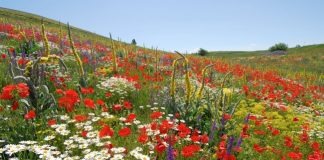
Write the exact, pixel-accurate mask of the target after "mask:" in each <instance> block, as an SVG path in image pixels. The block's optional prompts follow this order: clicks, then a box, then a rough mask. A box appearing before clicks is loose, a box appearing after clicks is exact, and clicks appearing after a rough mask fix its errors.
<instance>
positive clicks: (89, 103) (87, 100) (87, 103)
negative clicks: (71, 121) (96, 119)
mask: <svg viewBox="0 0 324 160" xmlns="http://www.w3.org/2000/svg"><path fill="white" fill-rule="evenodd" d="M83 103H84V105H85V106H86V107H87V108H91V109H95V108H96V106H95V103H94V102H93V100H92V99H90V98H85V99H84V100H83Z"/></svg>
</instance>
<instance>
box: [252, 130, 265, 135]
mask: <svg viewBox="0 0 324 160" xmlns="http://www.w3.org/2000/svg"><path fill="white" fill-rule="evenodd" d="M254 133H255V134H258V135H265V134H266V132H264V131H261V130H255V131H254Z"/></svg>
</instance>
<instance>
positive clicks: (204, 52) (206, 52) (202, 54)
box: [198, 48, 208, 56]
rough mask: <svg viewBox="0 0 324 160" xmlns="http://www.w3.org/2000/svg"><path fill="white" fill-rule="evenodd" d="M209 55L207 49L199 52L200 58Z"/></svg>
mask: <svg viewBox="0 0 324 160" xmlns="http://www.w3.org/2000/svg"><path fill="white" fill-rule="evenodd" d="M207 54H208V51H207V50H205V49H202V48H200V49H199V51H198V55H200V56H205V55H207Z"/></svg>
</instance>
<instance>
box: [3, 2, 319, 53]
mask: <svg viewBox="0 0 324 160" xmlns="http://www.w3.org/2000/svg"><path fill="white" fill-rule="evenodd" d="M0 6H1V7H5V8H11V9H16V10H22V11H26V12H30V13H35V14H38V15H42V16H45V17H48V18H52V19H55V20H60V21H61V22H70V24H71V25H73V26H77V27H79V28H83V29H86V30H89V31H92V32H95V33H98V34H101V35H104V36H108V35H109V32H111V33H112V35H113V37H115V38H117V37H119V38H121V39H122V40H123V41H127V42H130V41H131V40H132V39H133V38H135V39H136V41H137V43H138V44H139V45H143V44H145V46H147V47H151V46H154V47H158V48H159V49H164V50H168V51H174V50H178V51H182V52H184V51H188V52H190V51H193V50H195V49H196V48H205V49H207V50H258V49H267V48H269V46H271V45H273V44H274V43H277V42H285V43H287V44H288V45H289V46H291V47H293V46H295V45H296V44H301V45H307V44H318V43H324V9H323V8H324V0H222V1H221V0H195V1H194V0H114V1H113V0H88V1H85V0H0Z"/></svg>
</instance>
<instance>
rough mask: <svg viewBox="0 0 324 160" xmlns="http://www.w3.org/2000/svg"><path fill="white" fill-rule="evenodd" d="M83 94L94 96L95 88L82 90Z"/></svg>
mask: <svg viewBox="0 0 324 160" xmlns="http://www.w3.org/2000/svg"><path fill="white" fill-rule="evenodd" d="M81 93H82V94H93V93H94V90H93V88H91V87H89V88H83V87H82V88H81Z"/></svg>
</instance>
